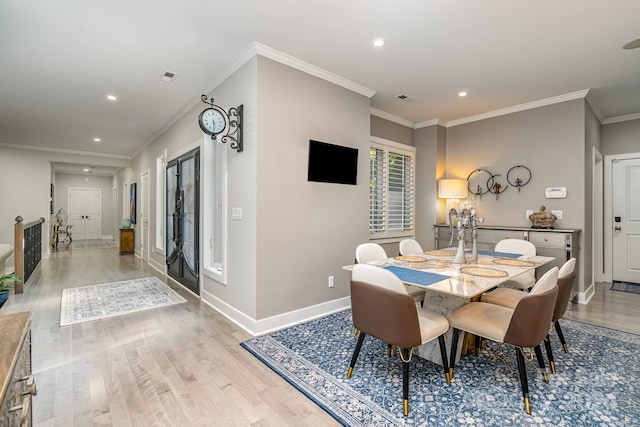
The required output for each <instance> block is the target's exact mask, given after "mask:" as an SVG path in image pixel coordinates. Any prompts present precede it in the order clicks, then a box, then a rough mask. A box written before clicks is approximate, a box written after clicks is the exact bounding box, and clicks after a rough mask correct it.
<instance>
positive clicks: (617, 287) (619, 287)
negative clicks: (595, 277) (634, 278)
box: [611, 282, 640, 294]
mask: <svg viewBox="0 0 640 427" xmlns="http://www.w3.org/2000/svg"><path fill="white" fill-rule="evenodd" d="M611 289H612V290H614V291H622V292H631V293H633V294H640V285H639V284H637V283H629V282H613V284H612V285H611Z"/></svg>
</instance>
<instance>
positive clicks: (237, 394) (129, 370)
mask: <svg viewBox="0 0 640 427" xmlns="http://www.w3.org/2000/svg"><path fill="white" fill-rule="evenodd" d="M148 276H157V277H160V278H161V279H163V281H164V278H163V277H162V276H161V275H160V274H158V273H157V272H156V271H155V270H153V269H151V268H149V267H148V266H147V265H146V263H143V262H142V261H140V260H139V259H137V258H135V257H133V256H131V255H127V256H119V255H118V249H117V248H111V249H80V250H77V249H76V250H73V251H72V252H71V251H69V250H66V251H63V250H61V251H60V252H58V253H54V254H53V256H52V257H51V258H48V259H43V260H42V262H41V265H40V266H39V267H38V268H37V269H36V271H35V272H34V274H33V276H32V278H31V279H30V280H29V282H28V284H27V286H25V291H24V294H22V295H12V296H11V298H10V300H9V302H7V303H6V304H5V306H4V307H3V308H2V310H0V314H9V313H15V312H19V311H26V310H30V311H32V312H33V314H32V325H31V327H32V340H33V345H32V352H33V370H34V373H35V375H36V384H37V388H38V395H37V396H36V397H35V398H34V401H33V408H34V413H33V414H34V425H36V426H65V427H66V426H90V425H113V426H335V425H339V424H338V423H337V422H336V421H335V420H334V419H333V418H332V417H331V416H330V415H328V414H327V413H326V412H325V411H323V410H322V409H320V408H319V407H318V406H317V405H315V404H314V403H313V402H311V401H310V400H309V399H307V398H306V397H305V396H304V395H302V394H301V393H299V392H298V391H297V390H296V389H295V388H293V387H292V386H291V385H289V384H288V383H287V382H286V381H284V380H283V379H282V378H281V377H280V376H278V375H277V374H275V373H274V372H273V371H271V369H269V368H267V367H266V366H265V365H263V364H262V363H261V362H259V361H258V360H257V359H256V358H255V357H253V356H252V355H251V354H250V353H249V352H247V351H246V350H244V349H243V348H242V347H240V346H239V343H240V342H242V341H245V340H247V339H250V338H251V335H250V334H248V333H246V332H244V331H243V330H241V329H240V328H238V327H237V326H235V324H233V323H231V322H229V321H228V320H227V319H226V318H225V317H223V316H222V315H220V314H219V313H217V312H216V311H215V310H213V309H212V308H210V307H208V306H207V305H205V304H202V303H200V302H199V301H198V300H197V298H195V297H193V296H192V295H191V294H189V293H188V292H185V291H184V290H182V289H176V290H177V291H178V292H179V293H180V294H181V295H182V296H183V297H185V298H186V299H187V303H186V304H178V305H174V306H171V307H166V308H158V309H154V310H149V311H144V312H139V313H134V314H129V315H123V316H116V317H113V318H109V319H104V320H98V321H93V322H87V323H82V324H78V325H73V326H64V327H60V326H59V320H60V319H59V316H60V296H61V292H62V289H64V288H71V287H76V286H85V285H90V284H98V283H105V282H113V281H120V280H126V279H131V278H138V277H148ZM345 374H346V367H345Z"/></svg>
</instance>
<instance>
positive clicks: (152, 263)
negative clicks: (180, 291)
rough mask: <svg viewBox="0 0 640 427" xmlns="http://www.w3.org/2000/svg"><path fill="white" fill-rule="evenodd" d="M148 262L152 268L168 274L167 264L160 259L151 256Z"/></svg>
mask: <svg viewBox="0 0 640 427" xmlns="http://www.w3.org/2000/svg"><path fill="white" fill-rule="evenodd" d="M147 264H149V266H150V267H151V268H153V269H154V270H156V271H158V272H159V273H162V274H164V275H165V276H166V275H167V266H166V265H165V264H160V263H159V262H158V261H156V260H154V259H153V258H151V257H149V260H148V261H147Z"/></svg>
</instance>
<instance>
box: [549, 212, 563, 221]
mask: <svg viewBox="0 0 640 427" xmlns="http://www.w3.org/2000/svg"><path fill="white" fill-rule="evenodd" d="M551 213H552V214H554V215H555V216H556V218H558V219H562V211H551Z"/></svg>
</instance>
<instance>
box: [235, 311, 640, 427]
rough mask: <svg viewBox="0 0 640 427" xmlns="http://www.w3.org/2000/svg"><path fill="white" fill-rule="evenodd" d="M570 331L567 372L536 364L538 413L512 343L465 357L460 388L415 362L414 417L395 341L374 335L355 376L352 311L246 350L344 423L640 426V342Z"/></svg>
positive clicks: (532, 380)
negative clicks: (525, 390)
mask: <svg viewBox="0 0 640 427" xmlns="http://www.w3.org/2000/svg"><path fill="white" fill-rule="evenodd" d="M562 327H563V332H564V334H565V337H566V338H567V341H568V344H569V351H570V352H569V353H568V354H566V353H564V352H563V351H562V347H561V345H560V342H559V340H558V339H557V336H556V335H552V336H551V342H552V345H553V349H554V350H555V352H554V356H555V359H556V370H557V373H556V374H551V373H549V377H550V382H549V384H546V383H545V382H544V381H543V380H542V375H540V372H539V370H538V368H537V363H535V362H533V363H532V362H527V364H526V365H527V375H528V378H529V389H530V390H529V392H530V397H531V406H532V415H527V414H526V412H525V411H524V409H523V404H522V392H521V389H520V381H519V377H518V368H517V362H516V355H515V350H514V348H513V347H510V346H507V345H504V344H499V343H495V342H491V341H487V344H486V346H485V349H484V350H483V351H482V352H481V353H480V356H479V357H476V356H475V355H473V354H469V355H466V356H463V357H462V358H461V360H460V362H459V364H457V365H456V370H455V377H454V379H453V382H452V383H451V385H450V386H447V385H446V382H445V380H444V376H443V374H442V368H441V367H440V366H438V365H435V364H433V363H431V362H429V361H426V360H424V359H421V358H419V357H415V356H414V358H413V361H412V362H411V367H410V371H409V372H410V373H409V375H410V383H409V416H408V417H404V416H403V415H402V372H401V362H400V360H399V358H398V356H395V357H387V356H386V345H385V344H383V343H381V342H380V341H378V340H376V339H373V338H371V337H367V338H366V339H365V341H364V344H363V346H362V350H361V352H360V356H359V358H358V361H357V363H356V366H355V369H354V372H353V375H352V377H351V378H350V379H347V376H346V373H347V368H348V366H349V362H350V359H351V354H352V352H353V348H354V346H355V339H354V338H352V328H353V324H352V322H351V311H345V312H341V313H337V314H333V315H331V316H328V317H325V318H322V319H318V320H314V321H312V322H309V323H306V324H303V325H299V326H295V327H292V328H289V329H286V330H282V331H279V332H275V333H272V334H270V335H265V336H262V337H258V338H254V339H251V340H249V341H246V342H243V343H242V344H241V345H242V346H243V347H244V348H245V349H247V350H248V351H250V352H251V353H252V354H253V355H255V356H256V357H257V358H258V359H260V360H261V361H262V362H263V363H265V364H266V365H267V366H269V367H270V368H271V369H273V370H274V371H275V372H277V373H278V374H279V375H281V376H282V377H283V378H284V379H285V380H287V381H288V382H289V383H291V384H292V385H293V386H295V387H296V388H297V389H298V390H300V391H301V392H302V393H304V394H305V395H306V396H307V397H309V398H310V399H311V400H313V401H314V402H315V403H317V404H318V405H319V406H320V407H322V408H323V409H324V410H325V411H327V412H328V413H329V414H331V415H332V416H333V417H334V418H335V419H336V420H338V421H339V422H340V423H342V424H343V425H348V426H524V425H527V426H572V427H573V426H631V425H634V426H638V425H640V387H638V385H637V384H638V380H639V379H640V336H638V335H634V334H628V333H624V332H618V331H614V330H611V329H606V328H600V327H596V326H592V325H587V324H583V323H578V322H572V321H568V320H563V321H562ZM543 352H544V350H543ZM545 357H546V356H545Z"/></svg>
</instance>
